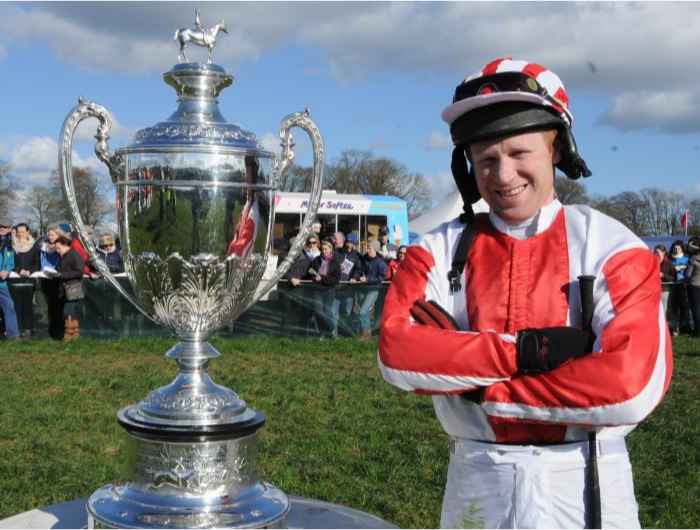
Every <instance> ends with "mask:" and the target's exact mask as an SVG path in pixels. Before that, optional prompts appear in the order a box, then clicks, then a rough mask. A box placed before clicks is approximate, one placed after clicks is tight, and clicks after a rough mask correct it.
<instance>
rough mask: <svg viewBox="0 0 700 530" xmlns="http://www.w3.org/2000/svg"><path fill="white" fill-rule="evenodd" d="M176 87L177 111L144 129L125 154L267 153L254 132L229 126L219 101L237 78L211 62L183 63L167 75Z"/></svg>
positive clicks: (169, 82)
mask: <svg viewBox="0 0 700 530" xmlns="http://www.w3.org/2000/svg"><path fill="white" fill-rule="evenodd" d="M163 79H164V80H165V82H166V83H167V84H169V85H170V86H172V87H173V88H175V91H176V92H177V96H178V108H177V110H176V111H175V112H174V113H173V114H172V115H171V116H170V117H169V118H168V119H167V120H165V121H162V122H159V123H157V124H156V125H154V126H152V127H146V128H145V129H141V130H140V131H138V132H137V133H136V134H135V135H134V139H133V142H132V143H131V145H129V146H128V147H127V148H125V149H124V150H125V151H142V150H144V149H148V150H151V149H156V150H163V149H168V150H171V148H172V149H174V150H178V149H180V148H185V149H189V148H192V147H197V146H207V147H218V148H224V149H227V150H228V149H235V150H244V151H256V152H260V154H261V155H262V156H272V155H271V154H270V153H267V152H265V151H264V150H263V149H262V148H261V146H260V144H259V143H258V141H257V138H256V136H255V134H254V133H252V132H250V131H247V130H245V129H243V128H241V127H239V126H238V125H235V124H232V123H227V122H226V119H225V118H224V116H223V115H222V114H221V111H220V110H219V102H218V100H217V97H218V95H219V94H220V93H221V91H222V90H223V89H224V88H226V87H227V86H230V85H231V84H232V83H233V76H231V75H229V74H228V73H226V71H225V70H224V68H222V67H221V66H219V65H217V64H211V63H207V64H204V63H180V64H177V65H175V66H174V67H173V68H172V69H171V70H170V71H169V72H166V73H164V74H163Z"/></svg>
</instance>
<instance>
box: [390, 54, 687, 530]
mask: <svg viewBox="0 0 700 530" xmlns="http://www.w3.org/2000/svg"><path fill="white" fill-rule="evenodd" d="M442 116H443V119H444V120H445V121H446V122H447V123H448V124H449V126H450V132H451V135H452V139H453V141H454V144H455V149H454V152H453V155H452V171H453V175H454V178H455V180H456V182H457V185H458V188H459V190H460V192H461V194H462V197H463V199H464V202H465V212H464V214H462V215H461V216H460V217H459V218H457V219H454V220H452V221H450V222H447V223H444V224H443V225H441V226H440V227H438V228H437V229H435V230H433V231H432V232H430V233H428V234H426V235H425V236H424V237H423V239H422V241H421V242H420V243H419V244H417V245H415V246H411V247H409V249H408V252H407V256H406V259H405V260H404V262H403V264H402V265H401V268H400V269H399V271H398V272H397V274H396V277H395V278H394V281H393V284H392V286H391V288H390V289H389V292H388V294H387V297H386V301H385V306H384V311H383V314H382V324H381V335H380V341H379V367H380V370H381V373H382V375H383V377H384V379H385V380H386V381H387V382H389V383H390V384H392V385H395V386H397V387H398V388H400V389H402V390H407V391H411V392H416V393H420V394H429V395H432V399H433V405H434V408H435V412H436V414H437V417H438V419H439V421H440V423H441V424H442V427H443V428H444V430H445V431H446V432H447V434H448V435H449V437H450V463H449V469H448V474H447V485H446V489H445V495H444V498H443V506H442V516H441V526H442V527H447V528H454V527H465V526H472V525H479V526H483V527H486V528H518V527H522V528H544V527H547V528H554V527H558V528H573V527H578V528H582V527H584V525H589V526H588V527H595V525H599V524H602V526H603V527H604V528H608V527H610V528H622V527H624V528H633V527H639V520H638V515H637V503H636V501H635V497H634V488H633V482H632V471H631V467H630V463H629V457H628V454H627V448H626V445H625V435H626V434H628V433H629V432H630V431H632V430H633V429H634V428H635V426H636V425H637V424H638V423H639V422H641V421H642V420H643V419H644V418H645V417H646V416H647V415H648V414H650V413H651V411H652V410H653V409H654V408H655V407H656V405H658V403H659V402H660V400H661V399H662V397H663V395H664V394H665V392H666V390H667V388H668V385H669V382H670V378H671V372H672V364H673V361H672V351H671V340H670V336H669V333H668V326H667V325H666V321H665V317H664V312H663V310H662V305H661V286H660V283H659V273H658V264H657V263H656V261H655V259H654V256H653V254H652V253H651V252H649V250H648V249H647V247H646V245H645V244H644V243H643V242H642V241H641V240H640V239H639V238H638V237H637V236H635V235H634V234H633V233H632V232H630V231H629V230H628V229H627V228H626V227H625V226H623V225H622V224H620V223H618V222H617V221H615V220H613V219H611V218H609V217H607V216H605V215H603V214H602V213H600V212H598V211H596V210H593V209H592V208H589V207H588V206H564V205H562V204H561V203H560V202H559V201H558V200H557V198H556V195H555V191H554V176H555V166H556V167H558V168H559V169H560V170H561V171H562V172H563V173H565V174H566V175H567V176H568V177H569V178H578V177H580V176H588V175H590V171H588V168H587V167H586V164H585V162H584V161H583V160H582V159H581V157H580V156H579V154H578V151H577V148H576V143H575V142H574V138H573V134H572V130H571V128H572V125H573V115H572V113H571V110H570V108H569V101H568V96H567V93H566V90H565V88H564V86H563V84H562V83H561V80H560V79H559V77H557V76H556V75H555V74H554V73H553V72H551V71H550V70H548V69H546V68H544V67H542V66H540V65H538V64H535V63H529V62H527V61H515V60H511V59H497V60H495V61H492V62H490V63H489V64H487V65H486V66H485V67H484V68H483V69H482V70H481V71H479V72H477V73H476V74H474V75H473V76H470V77H468V78H467V79H465V81H464V82H463V83H461V84H460V85H459V86H458V87H457V89H456V91H455V96H454V100H453V103H452V104H451V105H450V106H448V107H447V108H446V109H445V111H444V112H443V114H442ZM481 197H483V198H484V200H485V201H486V202H487V203H488V204H489V206H490V213H488V214H479V215H476V216H475V215H474V214H473V211H472V207H471V205H472V204H473V203H475V202H476V201H477V200H479V199H480V198H481ZM580 275H591V276H595V278H596V279H595V283H594V287H593V293H592V314H593V316H592V321H591V323H590V326H586V322H585V321H584V318H583V316H582V314H581V303H580V296H579V276H580ZM591 441H592V442H591ZM596 459H597V463H596ZM594 472H597V473H598V477H597V478H595V473H594ZM594 486H598V487H599V488H600V489H599V491H600V494H599V495H598V496H597V501H596V495H595V491H596V490H595V488H594ZM596 511H597V522H595V521H596V515H595V514H596ZM591 514H594V515H593V516H591ZM598 527H599V528H600V526H598Z"/></svg>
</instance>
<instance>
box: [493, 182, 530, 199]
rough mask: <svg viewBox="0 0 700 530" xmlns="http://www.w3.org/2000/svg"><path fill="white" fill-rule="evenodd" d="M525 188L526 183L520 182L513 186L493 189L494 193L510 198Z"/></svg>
mask: <svg viewBox="0 0 700 530" xmlns="http://www.w3.org/2000/svg"><path fill="white" fill-rule="evenodd" d="M525 188H527V184H521V185H520V186H513V187H512V188H505V189H501V190H495V191H496V194H498V196H500V197H503V198H505V199H511V198H513V197H517V196H518V195H520V194H521V193H522V192H524V191H525Z"/></svg>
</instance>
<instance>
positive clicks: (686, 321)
mask: <svg viewBox="0 0 700 530" xmlns="http://www.w3.org/2000/svg"><path fill="white" fill-rule="evenodd" d="M654 253H655V254H656V257H657V259H658V260H659V276H660V277H661V288H662V293H661V300H662V303H663V306H664V310H665V311H666V319H667V320H668V323H669V326H670V328H671V333H672V334H673V335H674V336H677V335H679V334H681V333H683V334H692V335H694V336H696V337H700V237H692V238H690V239H689V240H688V243H687V245H686V244H684V243H683V241H680V240H677V241H674V242H673V244H672V245H671V250H670V251H669V250H668V249H666V247H665V246H664V245H657V246H656V247H654Z"/></svg>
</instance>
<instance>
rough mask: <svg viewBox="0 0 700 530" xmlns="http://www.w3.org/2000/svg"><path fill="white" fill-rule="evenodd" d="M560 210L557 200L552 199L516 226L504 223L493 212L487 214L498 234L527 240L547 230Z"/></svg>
mask: <svg viewBox="0 0 700 530" xmlns="http://www.w3.org/2000/svg"><path fill="white" fill-rule="evenodd" d="M561 208H562V205H561V203H560V202H559V201H558V200H557V199H554V200H553V201H552V202H550V203H549V204H547V205H546V206H543V207H542V208H541V209H540V211H539V212H537V213H536V214H535V215H534V216H533V217H530V218H529V219H527V220H525V221H523V222H522V223H518V224H517V225H511V224H508V223H506V222H505V221H504V220H503V219H501V218H500V217H498V215H496V214H495V213H494V212H493V211H491V212H489V219H490V220H491V224H493V226H494V227H495V228H496V230H498V231H499V232H503V233H504V234H507V235H509V236H511V237H514V238H516V239H527V238H528V237H532V236H534V235H537V234H540V233H542V232H544V231H545V230H547V228H549V227H550V226H551V224H552V223H553V222H554V219H555V218H556V216H557V214H558V213H559V210H561Z"/></svg>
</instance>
